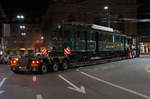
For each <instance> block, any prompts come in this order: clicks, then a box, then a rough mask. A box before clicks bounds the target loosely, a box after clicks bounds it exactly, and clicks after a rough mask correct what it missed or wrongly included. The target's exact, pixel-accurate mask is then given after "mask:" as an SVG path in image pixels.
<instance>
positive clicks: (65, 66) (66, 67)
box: [62, 61, 69, 70]
mask: <svg viewBox="0 0 150 99" xmlns="http://www.w3.org/2000/svg"><path fill="white" fill-rule="evenodd" d="M68 68H69V64H68V62H67V61H64V62H63V63H62V70H67V69H68Z"/></svg>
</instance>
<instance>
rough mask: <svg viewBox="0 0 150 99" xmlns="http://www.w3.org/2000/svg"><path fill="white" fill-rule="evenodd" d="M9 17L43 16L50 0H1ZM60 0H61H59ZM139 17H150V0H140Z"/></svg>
mask: <svg viewBox="0 0 150 99" xmlns="http://www.w3.org/2000/svg"><path fill="white" fill-rule="evenodd" d="M0 1H1V3H2V7H3V8H4V10H5V12H6V14H7V16H8V17H10V18H11V17H14V16H16V14H18V13H23V14H24V15H26V16H41V15H43V14H44V13H45V12H46V10H47V8H48V1H49V0H0ZM54 1H56V0H54ZM57 1H59V0H57ZM72 1H73V0H72ZM138 1H139V3H138V4H139V6H138V7H139V9H138V18H147V17H148V18H149V17H150V0H138Z"/></svg>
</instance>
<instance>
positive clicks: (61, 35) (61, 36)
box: [59, 32, 63, 40]
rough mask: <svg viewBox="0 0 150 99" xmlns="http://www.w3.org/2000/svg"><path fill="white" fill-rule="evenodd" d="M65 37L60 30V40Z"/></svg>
mask: <svg viewBox="0 0 150 99" xmlns="http://www.w3.org/2000/svg"><path fill="white" fill-rule="evenodd" d="M62 38H63V32H59V40H62Z"/></svg>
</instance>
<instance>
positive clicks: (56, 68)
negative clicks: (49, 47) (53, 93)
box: [52, 63, 59, 72]
mask: <svg viewBox="0 0 150 99" xmlns="http://www.w3.org/2000/svg"><path fill="white" fill-rule="evenodd" d="M58 68H59V66H58V64H57V63H54V64H53V66H52V71H53V72H57V71H58Z"/></svg>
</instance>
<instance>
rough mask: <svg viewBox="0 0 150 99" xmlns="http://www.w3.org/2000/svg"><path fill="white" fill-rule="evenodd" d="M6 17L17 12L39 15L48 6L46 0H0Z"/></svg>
mask: <svg viewBox="0 0 150 99" xmlns="http://www.w3.org/2000/svg"><path fill="white" fill-rule="evenodd" d="M0 1H1V3H2V7H3V9H4V10H5V12H6V14H7V16H8V17H14V16H15V15H16V14H18V13H22V14H25V15H27V16H41V15H42V14H43V13H44V12H45V11H46V9H47V7H48V0H0Z"/></svg>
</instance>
